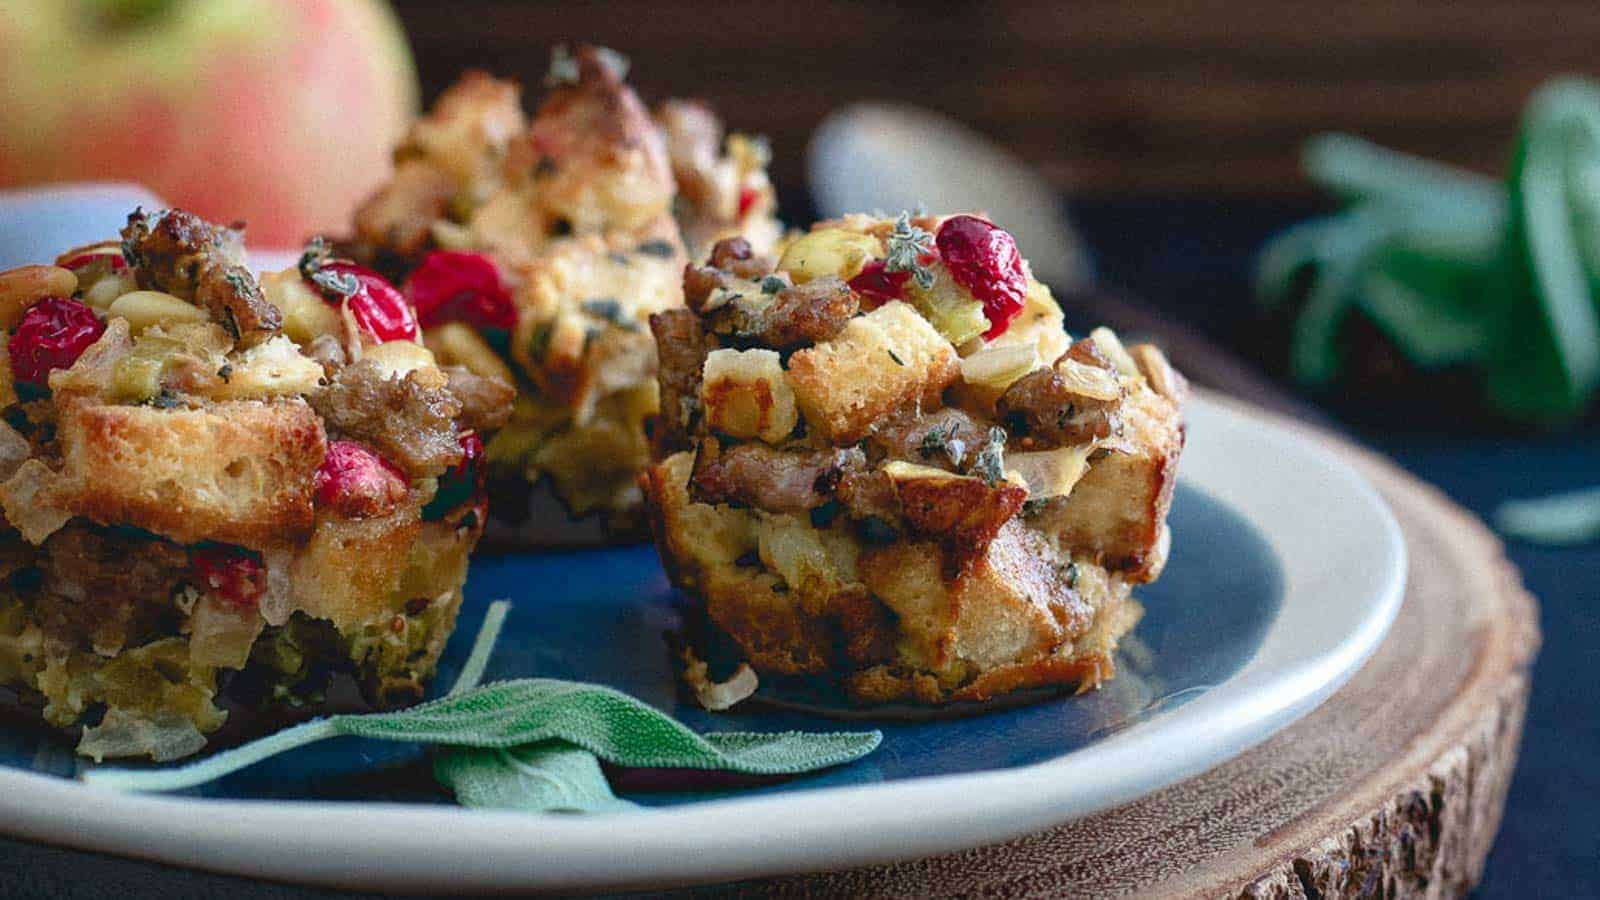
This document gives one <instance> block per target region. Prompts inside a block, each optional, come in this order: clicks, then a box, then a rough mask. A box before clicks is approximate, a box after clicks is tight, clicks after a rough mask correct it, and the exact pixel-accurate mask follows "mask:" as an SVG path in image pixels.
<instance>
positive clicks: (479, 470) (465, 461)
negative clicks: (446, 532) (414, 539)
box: [422, 431, 488, 521]
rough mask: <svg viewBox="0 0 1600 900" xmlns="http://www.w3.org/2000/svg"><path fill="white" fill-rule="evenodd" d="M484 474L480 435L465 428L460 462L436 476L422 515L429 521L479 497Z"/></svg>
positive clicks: (482, 486)
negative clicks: (437, 481)
mask: <svg viewBox="0 0 1600 900" xmlns="http://www.w3.org/2000/svg"><path fill="white" fill-rule="evenodd" d="M487 475H488V472H487V470H486V469H485V467H484V465H483V438H480V437H478V433H477V432H475V431H468V432H466V433H465V434H463V435H461V462H459V463H456V464H455V465H454V466H452V467H451V468H450V471H448V472H445V473H444V474H443V475H441V476H439V490H438V492H437V493H435V494H434V495H433V499H432V500H430V501H428V505H427V506H425V507H423V509H422V517H423V518H424V519H427V520H430V521H432V520H434V519H442V518H444V516H445V514H446V513H448V512H450V510H452V509H455V508H456V507H458V506H460V505H461V504H463V503H466V502H467V501H469V500H477V499H479V498H481V497H482V496H483V492H484V479H485V478H486V476H487Z"/></svg>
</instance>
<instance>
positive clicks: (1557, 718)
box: [0, 197, 1600, 898]
mask: <svg viewBox="0 0 1600 900" xmlns="http://www.w3.org/2000/svg"><path fill="white" fill-rule="evenodd" d="M785 199H786V200H791V201H792V200H793V199H796V198H785ZM785 208H786V210H789V211H790V212H789V216H790V218H791V219H792V220H794V221H805V220H806V218H805V216H804V215H802V214H799V213H797V212H795V211H796V210H802V211H803V209H804V207H803V204H799V203H795V202H789V203H788V204H787V205H786V207H785ZM1073 211H1074V213H1075V215H1076V217H1077V220H1078V223H1079V225H1080V228H1081V229H1082V231H1083V232H1084V234H1085V235H1086V237H1087V239H1088V240H1089V242H1090V244H1091V245H1092V247H1093V249H1094V251H1095V254H1096V257H1097V260H1098V263H1099V271H1100V275H1101V278H1102V281H1103V282H1104V283H1106V284H1108V285H1112V286H1118V287H1123V288H1127V289H1128V290H1129V291H1130V293H1132V294H1135V295H1138V296H1142V297H1144V298H1146V299H1148V300H1150V301H1152V302H1153V303H1155V304H1157V305H1158V306H1160V307H1161V308H1162V309H1163V310H1164V311H1165V312H1166V313H1167V314H1168V315H1170V316H1172V317H1174V318H1177V319H1179V320H1182V321H1184V322H1185V323H1188V324H1190V325H1192V326H1194V327H1195V328H1196V329H1198V330H1200V331H1202V332H1204V333H1207V334H1209V335H1211V336H1212V337H1215V338H1217V339H1219V340H1220V341H1222V342H1223V343H1228V342H1230V341H1242V340H1244V338H1242V337H1241V336H1242V335H1247V334H1252V333H1253V331H1254V328H1253V325H1252V323H1253V322H1254V314H1253V312H1252V309H1251V305H1250V301H1249V293H1248V285H1249V281H1248V273H1249V263H1250V259H1251V256H1252V254H1253V252H1254V250H1255V248H1257V247H1259V246H1260V243H1261V241H1262V239H1264V238H1265V237H1266V236H1267V235H1269V234H1271V233H1272V232H1273V231H1274V230H1276V229H1277V228H1279V227H1281V226H1282V225H1284V224H1287V223H1289V222H1291V221H1294V220H1296V219H1298V218H1300V217H1303V216H1304V215H1306V214H1307V213H1308V212H1310V211H1312V208H1311V207H1309V206H1298V207H1291V206H1286V205H1284V204H1283V203H1281V202H1278V201H1269V200H1261V199H1256V198H1250V197H1204V198H1182V199H1175V198H1170V197H1159V198H1157V197H1152V198H1146V199H1129V198H1125V197H1124V198H1117V199H1103V200H1096V199H1085V200H1080V201H1078V202H1076V203H1075V204H1074V206H1073ZM1069 315H1070V310H1069ZM1245 349H1246V350H1247V351H1248V349H1249V348H1245ZM1351 433H1352V434H1353V435H1354V436H1355V437H1356V438H1358V439H1359V440H1362V441H1364V442H1366V443H1367V444H1369V445H1371V446H1373V447H1375V448H1377V449H1378V450H1380V451H1383V452H1385V453H1387V454H1389V455H1391V456H1393V457H1394V458H1395V459H1396V460H1398V461H1399V463H1400V464H1401V465H1403V466H1405V467H1406V468H1408V469H1409V470H1411V471H1412V472H1414V473H1416V474H1417V475H1419V476H1421V477H1422V478H1425V479H1427V480H1429V481H1431V482H1433V483H1434V484H1437V485H1438V486H1440V487H1441V488H1443V489H1444V490H1445V491H1446V492H1448V493H1449V494H1450V495H1451V496H1452V497H1453V498H1455V500H1456V501H1457V502H1459V503H1461V504H1462V505H1464V506H1466V507H1467V508H1468V509H1471V510H1472V511H1474V512H1476V513H1478V514H1479V515H1484V516H1486V515H1488V514H1489V513H1490V512H1491V511H1492V510H1493V509H1494V507H1495V505H1496V504H1497V503H1498V502H1499V501H1500V500H1501V499H1503V498H1506V497H1516V496H1527V495H1538V494H1541V493H1545V492H1551V491H1557V490H1563V489H1568V488H1574V487H1579V486H1585V485H1591V484H1600V428H1596V427H1595V426H1593V425H1590V426H1588V427H1586V428H1584V429H1581V430H1579V431H1578V432H1576V433H1572V434H1567V435H1560V436H1551V435H1538V434H1527V433H1523V434H1493V433H1480V434H1476V435H1473V436H1460V435H1459V434H1455V435H1446V434H1438V433H1428V432H1418V431H1415V430H1408V429H1406V428H1404V427H1402V426H1401V425H1399V424H1390V425H1376V426H1375V425H1364V426H1362V427H1360V428H1358V429H1352V430H1351ZM1508 550H1509V553H1510V555H1511V558H1512V559H1513V561H1515V562H1516V564H1517V565H1518V566H1519V567H1520V568H1521V569H1522V572H1523V576H1524V578H1525V580H1526V582H1527V584H1528V587H1529V588H1530V589H1531V590H1532V591H1533V593H1534V594H1535V595H1536V596H1537V597H1538V598H1539V600H1540V604H1541V613H1540V623H1541V625H1542V627H1543V629H1544V647H1543V650H1542V651H1541V653H1540V656H1539V659H1538V662H1537V664H1536V666H1535V669H1534V684H1533V697H1532V703H1531V707H1530V710H1529V715H1528V722H1527V731H1526V734H1525V736H1524V739H1523V746H1522V753H1521V756H1520V759H1519V762H1518V766H1517V772H1516V775H1515V778H1514V780H1513V782H1512V785H1511V795H1510V798H1509V800H1508V802H1507V805H1506V811H1505V820H1504V822H1503V824H1502V827H1501V830H1500V834H1499V838H1498V840H1497V841H1496V842H1495V846H1494V851H1493V853H1492V855H1491V856H1490V858H1489V865H1488V870H1487V873H1486V875H1485V880H1484V883H1483V885H1482V887H1481V889H1480V891H1479V892H1478V896H1480V897H1492V898H1500V897H1507V898H1511V897H1515V898H1522V897H1570V896H1592V895H1596V894H1597V893H1600V889H1597V887H1596V882H1597V879H1600V803H1597V800H1600V721H1597V719H1596V716H1595V706H1596V704H1595V700H1594V692H1595V685H1596V676H1597V673H1600V545H1597V544H1589V545H1587V546H1583V547H1577V548H1571V549H1550V548H1541V547H1532V546H1527V545H1521V544H1516V543H1513V544H1511V545H1510V546H1509V548H1508ZM0 884H3V885H5V886H6V892H7V893H10V894H13V895H17V896H57V897H67V896H71V897H100V896H104V895H106V894H108V893H116V894H119V895H123V896H131V895H136V894H151V895H161V896H170V897H183V896H213V895H220V894H225V895H228V896H234V897H262V898H267V897H271V898H278V897H284V898H287V897H311V896H325V895H326V892H323V891H317V890H308V889H301V888H294V887H287V886H281V885H272V884H264V883H260V882H249V881H245V880H243V879H236V878H227V877H221V876H213V875H206V874H202V873H196V872H187V871H182V870H176V869H169V868H166V867H162V866H156V865H152V864H148V863H140V862H134V861H128V860H120V859H115V858H111V857H104V856H99V855H96V854H89V853H81V852H78V851H71V850H63V849H58V848H50V847H40V846H36V845H31V844H25V843H21V842H16V841H0Z"/></svg>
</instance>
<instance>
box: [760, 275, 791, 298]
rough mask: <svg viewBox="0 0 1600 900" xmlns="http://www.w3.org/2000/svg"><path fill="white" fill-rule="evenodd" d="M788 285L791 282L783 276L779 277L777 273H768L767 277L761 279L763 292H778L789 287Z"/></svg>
mask: <svg viewBox="0 0 1600 900" xmlns="http://www.w3.org/2000/svg"><path fill="white" fill-rule="evenodd" d="M788 287H789V282H787V281H784V280H783V279H782V278H779V277H778V276H776V275H768V276H767V277H765V278H763V279H761V293H763V294H776V293H778V292H779V291H782V290H785V289H787V288H788Z"/></svg>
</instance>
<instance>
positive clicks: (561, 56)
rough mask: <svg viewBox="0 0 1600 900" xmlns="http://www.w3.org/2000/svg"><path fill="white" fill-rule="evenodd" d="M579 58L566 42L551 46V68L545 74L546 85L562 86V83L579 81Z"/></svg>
mask: <svg viewBox="0 0 1600 900" xmlns="http://www.w3.org/2000/svg"><path fill="white" fill-rule="evenodd" d="M578 78H579V74H578V60H577V58H576V57H574V56H573V55H572V51H571V50H569V49H567V45H566V44H557V45H555V46H554V47H551V48H550V68H549V69H548V70H547V71H546V72H545V74H544V86H545V87H547V88H555V87H561V86H562V85H568V84H577V83H578Z"/></svg>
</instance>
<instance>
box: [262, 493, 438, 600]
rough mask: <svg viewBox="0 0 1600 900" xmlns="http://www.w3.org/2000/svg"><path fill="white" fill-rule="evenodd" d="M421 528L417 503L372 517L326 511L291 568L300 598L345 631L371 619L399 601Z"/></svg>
mask: <svg viewBox="0 0 1600 900" xmlns="http://www.w3.org/2000/svg"><path fill="white" fill-rule="evenodd" d="M421 528H422V522H421V521H420V520H418V518H417V513H416V507H414V506H402V507H401V508H400V509H398V510H396V511H395V512H393V513H390V514H389V515H387V516H380V517H377V518H372V519H346V518H342V517H338V516H334V515H323V516H321V517H320V519H319V521H318V522H317V527H316V530H315V531H314V532H312V534H311V540H310V542H309V543H307V544H306V546H305V549H303V550H302V551H301V552H300V554H299V555H298V556H297V557H296V558H295V561H294V565H293V568H292V569H291V572H290V583H291V585H292V587H291V590H292V591H293V595H294V597H295V600H296V601H297V602H298V603H299V606H300V608H301V609H302V610H304V611H305V612H306V614H308V615H310V616H313V617H315V618H319V619H327V620H328V621H330V622H332V623H333V624H334V625H335V626H337V627H338V628H340V629H341V630H342V629H346V628H349V627H351V626H353V625H356V624H359V623H360V622H362V621H364V620H368V619H371V618H372V617H373V616H374V615H376V614H377V613H379V612H381V611H383V610H385V609H386V608H388V606H389V605H390V604H391V603H393V602H394V600H395V594H396V588H397V587H398V586H399V584H400V577H401V575H402V567H401V566H400V565H398V561H399V560H401V559H404V558H405V557H406V555H407V554H408V553H410V552H411V550H412V547H413V545H415V544H416V542H417V535H418V534H419V533H420V531H421ZM421 596H430V597H431V596H432V595H431V594H426V595H421ZM400 599H401V600H402V601H403V600H404V599H405V598H400Z"/></svg>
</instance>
